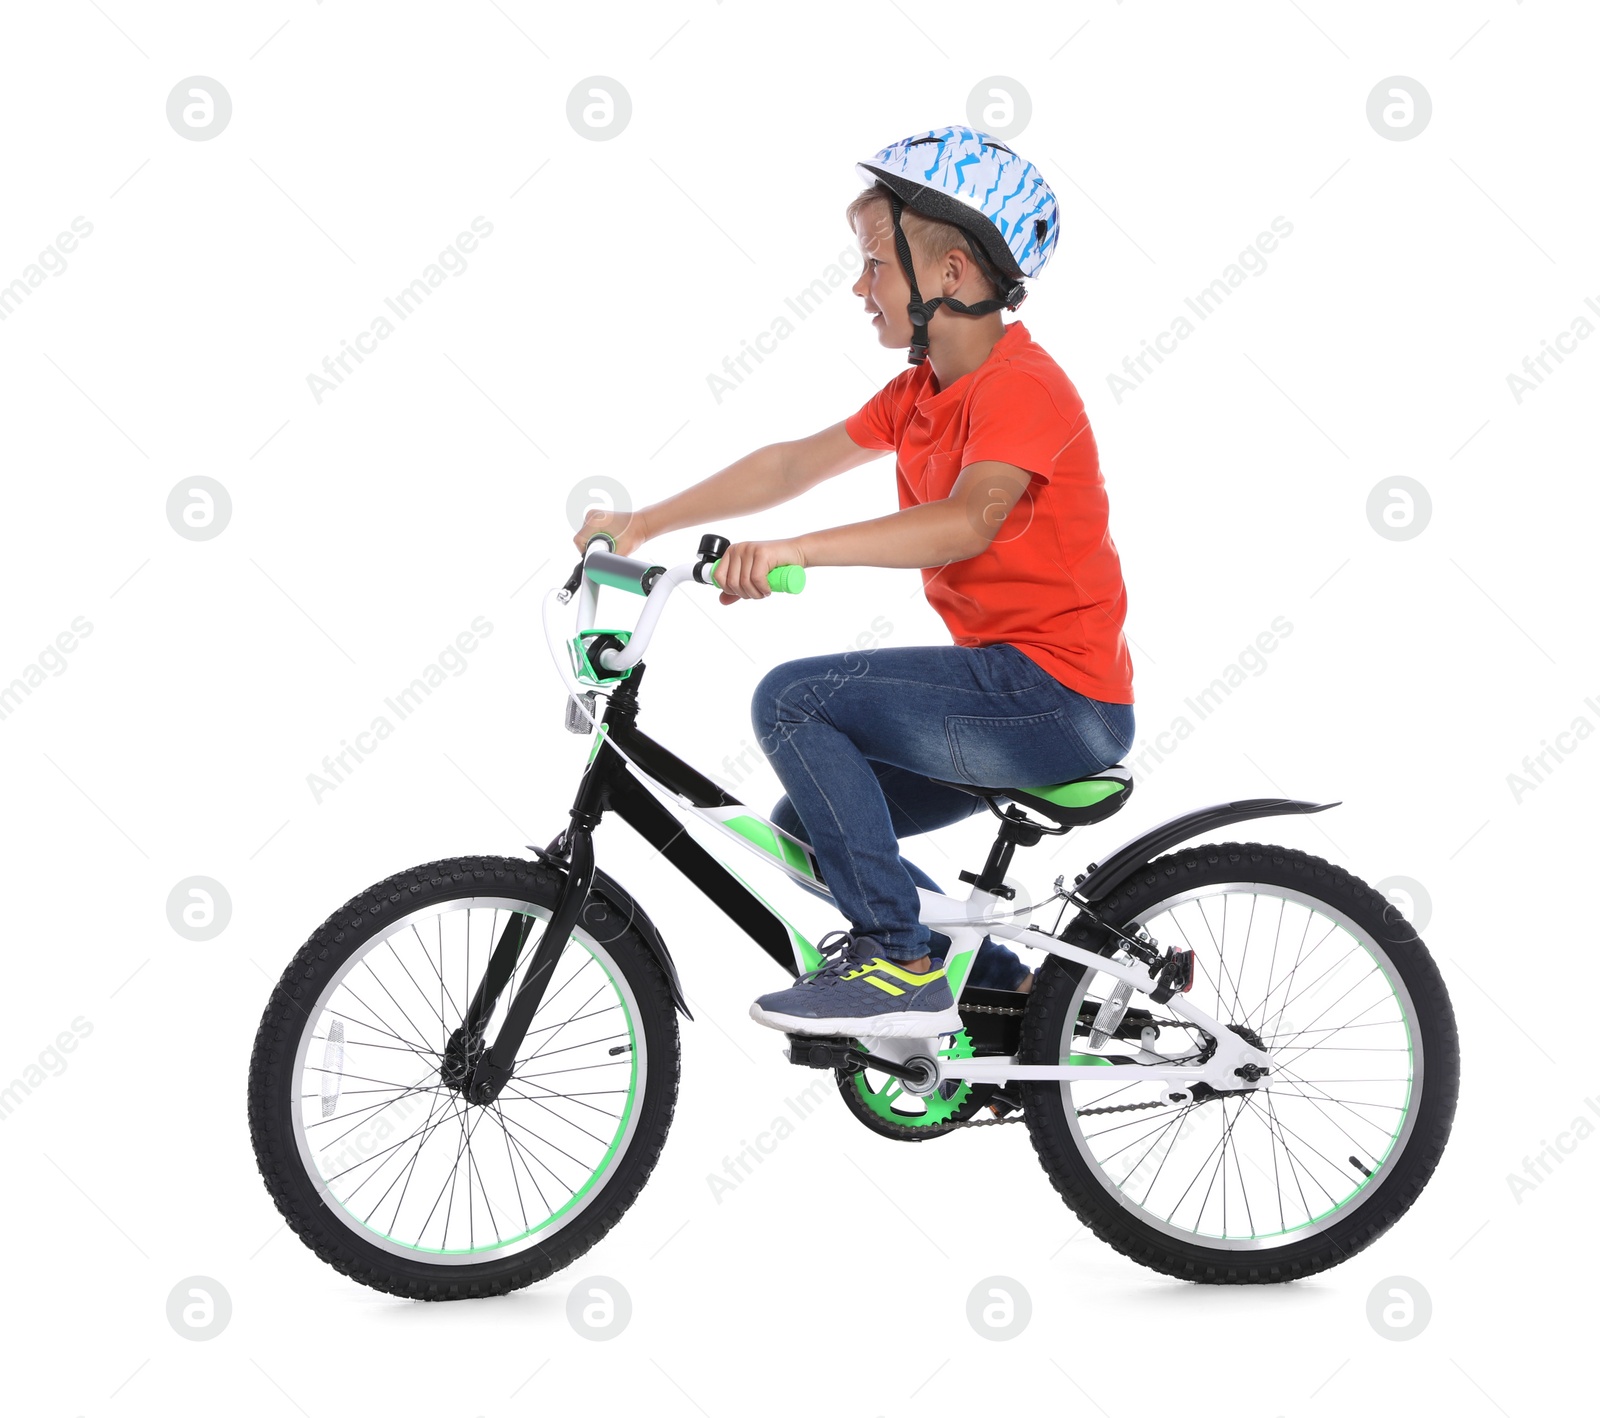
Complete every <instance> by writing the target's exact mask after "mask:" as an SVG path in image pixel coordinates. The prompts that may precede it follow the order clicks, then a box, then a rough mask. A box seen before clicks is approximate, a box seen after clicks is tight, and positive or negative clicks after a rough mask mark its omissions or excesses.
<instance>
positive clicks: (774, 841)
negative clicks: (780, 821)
mask: <svg viewBox="0 0 1600 1418" xmlns="http://www.w3.org/2000/svg"><path fill="white" fill-rule="evenodd" d="M723 825H724V826H726V827H731V828H732V829H733V830H734V831H735V832H737V833H738V834H739V835H740V836H741V837H743V838H744V839H745V840H746V841H749V842H754V843H755V844H756V846H758V847H760V848H761V850H762V851H764V852H766V853H767V854H768V855H769V856H773V857H776V858H777V859H778V860H779V861H780V862H783V863H785V864H786V865H788V866H791V867H793V868H794V869H795V870H796V871H797V872H799V873H800V875H801V876H805V877H809V878H810V879H811V880H812V881H815V880H816V879H817V874H816V872H815V871H814V870H812V866H811V859H810V858H809V857H807V856H806V854H805V850H804V848H802V847H801V846H800V844H799V843H798V842H794V841H791V840H790V839H789V838H787V837H785V836H784V835H783V834H782V833H781V832H779V831H778V829H777V828H775V827H774V826H773V825H772V824H771V823H770V822H768V821H767V820H766V819H765V818H762V817H752V816H750V815H748V814H747V815H745V816H743V817H730V818H727V819H726V820H725V822H724V824H723Z"/></svg>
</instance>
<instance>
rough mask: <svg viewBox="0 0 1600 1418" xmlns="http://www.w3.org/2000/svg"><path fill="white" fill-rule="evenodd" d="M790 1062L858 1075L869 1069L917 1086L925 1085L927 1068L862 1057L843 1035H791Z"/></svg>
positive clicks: (853, 1044) (895, 1060) (875, 1057)
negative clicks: (835, 1069) (841, 1070)
mask: <svg viewBox="0 0 1600 1418" xmlns="http://www.w3.org/2000/svg"><path fill="white" fill-rule="evenodd" d="M787 1037H788V1040H789V1062H790V1063H796V1064H800V1065H801V1066H802V1067H804V1068H837V1069H843V1070H844V1071H845V1072H846V1073H860V1072H861V1070H862V1069H866V1068H870V1069H873V1070H875V1071H876V1072H878V1073H887V1074H888V1075H889V1076H890V1077H891V1078H898V1079H899V1080H900V1081H901V1082H902V1083H910V1084H912V1085H914V1086H917V1087H920V1086H922V1085H923V1084H925V1083H927V1082H928V1072H927V1070H926V1069H923V1068H917V1067H914V1066H912V1065H909V1064H904V1063H901V1062H900V1061H899V1060H897V1059H885V1058H880V1057H879V1056H878V1055H877V1054H864V1053H862V1052H861V1050H860V1049H858V1048H856V1046H855V1043H854V1041H853V1040H851V1039H848V1038H845V1037H843V1036H840V1037H837V1038H836V1037H834V1036H832V1035H821V1034H790V1035H788V1036H787Z"/></svg>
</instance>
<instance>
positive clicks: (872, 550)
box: [717, 462, 1033, 605]
mask: <svg viewBox="0 0 1600 1418" xmlns="http://www.w3.org/2000/svg"><path fill="white" fill-rule="evenodd" d="M1032 476H1033V475H1032V474H1031V473H1028V472H1025V471H1024V470H1023V469H1021V468H1018V467H1015V466H1013V465H1012V464H1010V463H997V462H984V463H969V464H968V465H967V466H966V467H965V468H963V469H962V470H961V475H960V476H959V477H958V478H957V479H956V481H955V485H954V486H953V487H952V488H951V489H950V495H949V496H948V497H945V498H942V499H941V500H939V501H937V502H924V503H919V504H918V505H917V506H915V507H906V508H902V509H901V510H900V511H899V512H893V513H890V514H889V515H888V516H887V517H875V518H873V519H872V520H871V521H869V522H851V523H849V524H848V525H846V526H843V527H830V528H828V529H827V530H825V531H820V532H807V533H805V535H804V536H800V537H795V538H793V539H790V540H787V541H764V542H735V543H734V544H733V545H732V546H731V547H729V548H728V554H727V555H726V556H725V557H724V558H723V561H722V568H721V570H719V571H718V573H717V579H718V581H720V582H721V583H722V586H723V588H724V594H723V596H722V602H723V604H724V605H729V604H731V603H732V602H733V601H735V600H741V599H759V598H761V597H762V596H767V595H770V594H771V591H770V589H769V587H768V586H767V572H769V571H770V570H771V569H772V568H773V567H774V566H783V565H786V564H789V563H793V564H795V565H799V566H893V567H921V566H944V565H947V564H948V563H950V562H952V561H965V560H967V558H969V557H973V556H976V555H977V554H978V553H979V552H980V551H982V550H983V549H984V548H985V547H987V546H988V545H989V543H990V542H992V541H993V540H994V538H995V534H996V533H997V532H999V530H1000V524H1001V523H1002V522H1004V521H1005V520H1006V517H1007V516H1008V514H1009V513H1010V511H1011V509H1012V507H1013V506H1014V505H1015V504H1016V503H1017V502H1018V500H1019V499H1020V498H1021V497H1022V494H1023V493H1024V492H1026V491H1027V488H1028V483H1029V482H1030V481H1031V480H1032Z"/></svg>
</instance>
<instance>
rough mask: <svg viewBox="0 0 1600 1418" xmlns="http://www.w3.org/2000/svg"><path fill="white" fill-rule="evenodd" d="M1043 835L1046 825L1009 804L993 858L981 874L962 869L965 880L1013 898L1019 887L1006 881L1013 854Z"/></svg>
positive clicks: (993, 846)
mask: <svg viewBox="0 0 1600 1418" xmlns="http://www.w3.org/2000/svg"><path fill="white" fill-rule="evenodd" d="M1043 835H1044V829H1043V828H1042V827H1040V826H1039V825H1038V824H1037V823H1033V822H1029V821H1028V820H1027V818H1026V817H1025V816H1024V815H1023V813H1021V812H1020V811H1018V809H1016V808H1014V807H1008V808H1007V809H1006V810H1005V815H1004V816H1003V817H1001V819H1000V830H999V831H998V832H996V833H995V838H994V842H993V844H992V845H991V846H990V848H989V858H988V860H987V861H985V862H984V864H983V870H982V871H981V872H979V873H977V875H974V874H973V873H972V872H969V871H964V872H962V873H961V880H962V881H965V882H968V883H970V884H971V885H973V886H976V887H977V888H978V890H979V891H987V892H989V893H990V894H991V895H993V896H999V897H1001V898H1002V899H1004V900H1006V901H1009V900H1011V898H1012V897H1014V896H1015V895H1016V891H1015V890H1014V889H1013V888H1012V887H1009V886H1007V885H1005V879H1006V872H1007V870H1008V869H1009V868H1010V866H1011V857H1012V854H1013V853H1014V852H1015V851H1016V849H1017V848H1018V847H1031V846H1033V845H1034V844H1035V843H1036V842H1037V841H1038V840H1039V839H1040V838H1041V837H1042V836H1043Z"/></svg>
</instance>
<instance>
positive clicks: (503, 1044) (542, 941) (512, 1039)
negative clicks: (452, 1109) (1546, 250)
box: [466, 825, 594, 1103]
mask: <svg viewBox="0 0 1600 1418" xmlns="http://www.w3.org/2000/svg"><path fill="white" fill-rule="evenodd" d="M569 836H570V838H571V843H570V845H571V853H570V857H569V865H568V867H567V874H566V879H565V880H564V881H563V882H562V883H561V892H560V894H559V895H558V896H557V897H556V904H555V908H554V909H553V910H552V911H551V912H550V920H549V922H548V923H547V924H546V926H545V928H544V934H543V935H541V936H540V937H539V944H538V945H537V946H535V947H534V951H533V958H532V960H530V961H529V962H528V970H527V973H526V974H525V975H524V976H523V977H522V984H521V985H520V986H519V987H518V989H517V993H516V994H515V995H514V996H513V997H512V1000H511V1005H510V1007H509V1008H508V1009H507V1010H506V1018H505V1022H504V1023H503V1024H502V1025H501V1026H500V1032H499V1033H498V1034H497V1035H496V1036H495V1041H494V1044H493V1046H492V1047H491V1048H489V1049H487V1050H485V1051H484V1053H483V1054H482V1055H481V1056H480V1057H479V1059H478V1062H477V1065H476V1067H474V1069H473V1070H472V1079H471V1081H470V1082H469V1083H468V1084H467V1088H466V1096H467V1098H468V1099H469V1100H470V1101H472V1102H474V1103H492V1102H493V1101H494V1100H495V1099H496V1098H498V1097H499V1096H500V1091H501V1089H503V1088H504V1087H505V1086H506V1084H507V1082H508V1081H509V1080H510V1078H511V1075H512V1072H513V1071H514V1069H515V1067H516V1062H517V1050H518V1049H520V1048H521V1047H522V1041H523V1040H524V1039H525V1038H527V1035H528V1026H529V1025H530V1024H532V1023H533V1016H534V1015H535V1014H537V1013H538V1012H539V1005H540V1004H541V1003H542V1002H543V1000H544V992H545V989H546V987H547V986H548V985H549V983H550V977H551V976H552V975H553V974H554V973H555V968H556V964H557V962H558V961H559V960H560V959H561V952H562V950H563V949H564V948H565V947H566V943H567V939H568V937H570V936H571V934H572V928H573V926H575V925H576V924H577V923H578V915H579V913H580V912H581V911H582V910H583V904H584V902H585V901H586V900H588V897H589V885H590V883H591V882H592V881H593V880H594V842H593V840H592V839H591V837H590V835H589V833H588V831H587V830H586V829H581V828H578V827H576V825H574V828H573V830H572V831H571V832H570V833H569ZM504 943H505V938H504V937H502V938H501V944H502V945H504ZM499 950H500V947H498V946H497V947H496V951H495V953H496V955H498V954H499ZM515 963H516V960H515V956H513V957H512V960H511V964H512V966H515ZM493 968H494V959H493V957H491V959H490V969H491V970H492V969H493ZM507 978H508V979H509V974H508V975H507ZM487 983H488V979H487V973H486V976H485V984H487ZM501 987H502V988H503V987H504V981H502V982H501ZM495 993H496V994H498V993H499V991H498V990H497V991H496V992H495ZM491 1007H492V1006H491Z"/></svg>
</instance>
